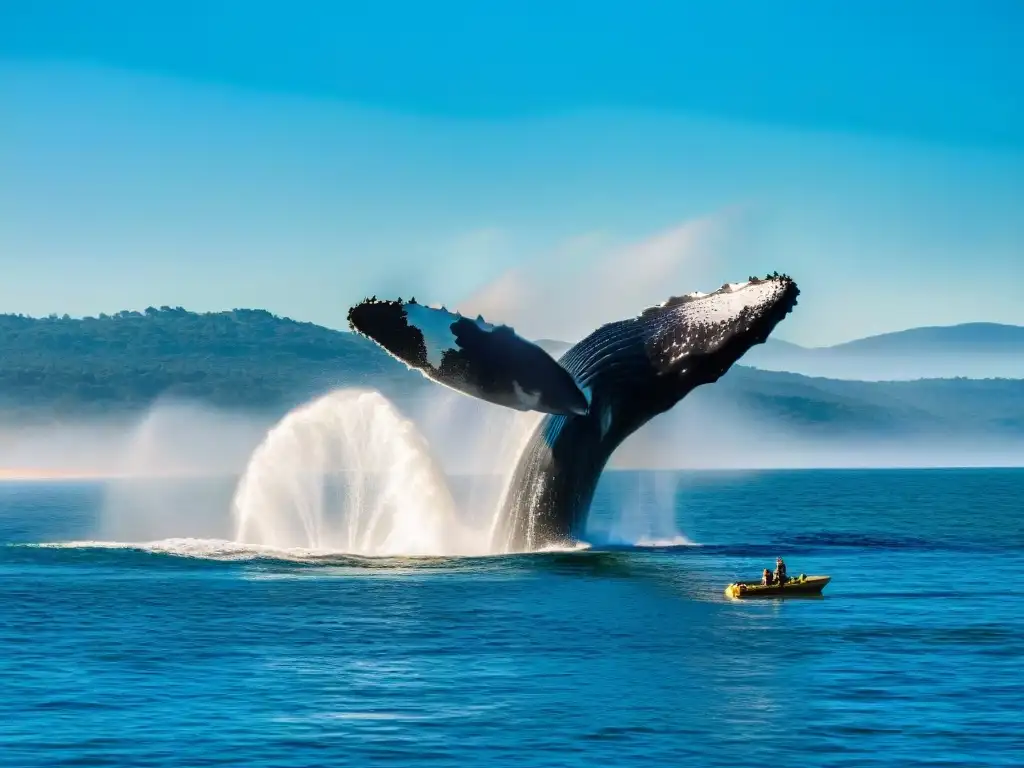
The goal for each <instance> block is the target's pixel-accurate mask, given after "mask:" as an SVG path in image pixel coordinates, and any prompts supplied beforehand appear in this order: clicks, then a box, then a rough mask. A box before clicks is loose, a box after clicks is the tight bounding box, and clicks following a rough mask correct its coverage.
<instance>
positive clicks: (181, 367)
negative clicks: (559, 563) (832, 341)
mask: <svg viewBox="0 0 1024 768" xmlns="http://www.w3.org/2000/svg"><path fill="white" fill-rule="evenodd" d="M556 354H558V352H557V351H556ZM745 361H746V359H744V361H743V362H745ZM352 385H363V386H369V387H373V388H375V389H379V390H380V391H382V392H384V394H386V395H388V396H389V397H392V398H395V399H398V400H403V399H406V398H408V397H410V396H416V395H418V394H419V393H422V392H425V391H434V392H437V391H439V388H438V386H437V385H435V384H431V383H430V382H428V381H427V380H426V379H424V378H423V377H422V376H420V375H419V374H418V373H416V372H413V371H410V370H409V369H407V368H406V367H405V366H404V365H403V364H401V363H399V362H398V361H396V360H394V359H392V358H391V357H389V356H388V355H387V354H385V353H384V352H383V351H381V350H380V349H379V348H377V347H376V346H375V345H374V344H373V343H371V342H370V341H368V340H366V339H364V338H362V337H361V336H358V335H356V334H352V333H348V332H342V331H336V330H331V329H329V328H323V327H321V326H317V325H313V324H312V323H300V322H296V321H294V320H289V319H287V318H281V317H276V316H274V315H272V314H270V313H269V312H265V311H262V310H234V311H231V312H218V313H212V314H195V313H192V312H187V311H185V310H184V309H180V308H178V309H171V308H168V307H164V308H161V309H149V310H147V311H146V312H121V313H118V314H116V315H111V316H105V315H101V316H100V317H98V318H85V319H80V320H76V319H72V318H68V317H64V318H58V317H48V318H28V317H21V316H13V315H0V421H4V422H11V421H23V420H31V421H38V420H40V419H42V420H51V419H66V418H76V417H79V416H89V415H97V414H114V413H130V412H134V411H138V410H140V409H142V408H145V407H146V406H148V405H150V404H152V403H153V402H154V401H156V400H158V399H160V398H162V397H164V398H180V399H186V400H189V401H194V402H199V403H204V404H207V405H213V406H217V407H221V408H228V409H234V410H244V411H259V412H263V413H265V414H267V415H280V414H283V413H284V411H286V410H287V409H288V408H290V407H293V406H295V405H298V404H299V403H301V402H303V401H305V400H308V399H309V398H310V397H313V396H315V395H317V394H321V393H324V392H327V391H329V390H330V389H332V388H335V387H338V386H352ZM682 410H685V411H687V412H688V413H690V414H698V415H701V417H702V418H705V419H706V420H708V424H709V425H717V424H719V422H721V420H722V419H724V418H726V416H728V415H730V414H732V415H733V416H736V417H739V418H741V419H742V420H743V421H744V422H745V423H751V424H755V423H756V424H759V425H761V427H760V428H762V429H766V428H767V426H766V425H768V426H771V425H774V427H777V428H780V429H782V428H784V429H786V430H787V431H789V432H793V433H799V434H802V435H809V436H812V435H816V434H824V435H828V436H835V437H843V436H851V435H863V434H869V433H870V434H875V435H879V436H884V435H892V434H897V433H898V434H920V435H923V434H936V433H951V434H952V433H956V434H960V435H965V436H967V435H969V436H970V437H971V439H972V440H977V439H979V438H980V437H985V436H989V437H992V438H999V439H1012V440H1017V441H1019V440H1022V439H1024V381H1010V380H1002V381H1000V380H989V381H968V380H957V379H950V380H945V381H908V382H880V383H875V382H864V381H834V380H830V379H822V378H809V377H806V376H801V375H797V374H791V373H771V372H768V371H759V370H755V369H752V368H747V367H743V366H736V367H735V368H734V369H733V370H732V371H730V372H729V373H728V374H727V375H726V376H725V377H724V378H723V379H722V381H721V382H720V383H718V384H715V385H713V386H711V387H701V388H700V391H699V392H698V393H694V395H691V396H690V398H688V399H687V404H686V405H685V406H684V407H682ZM774 427H773V428H774ZM714 428H715V429H719V427H718V426H715V427H714ZM965 439H966V437H965Z"/></svg>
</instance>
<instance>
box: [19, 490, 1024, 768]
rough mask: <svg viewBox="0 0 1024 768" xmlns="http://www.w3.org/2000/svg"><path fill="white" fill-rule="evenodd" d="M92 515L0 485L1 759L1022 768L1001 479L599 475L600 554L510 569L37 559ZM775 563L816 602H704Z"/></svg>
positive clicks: (90, 552) (504, 561) (506, 563)
mask: <svg viewBox="0 0 1024 768" xmlns="http://www.w3.org/2000/svg"><path fill="white" fill-rule="evenodd" d="M102 499H103V489H102V488H101V487H100V486H96V485H88V484H49V485H47V484H38V483H27V484H16V483H3V484H0V681H2V684H0V763H3V764H4V765H11V766H24V768H29V767H30V766H47V767H48V768H49V767H50V766H65V765H66V766H71V765H76V766H172V765H173V766H210V765H245V766H255V767H257V768H263V767H269V766H281V767H282V768H283V767H284V766H348V765H374V766H377V765H380V766H387V765H410V764H418V763H420V762H422V763H425V764H431V765H436V766H466V765H488V766H540V765H551V766H577V765H578V766H584V765H585V766H594V765H607V766H632V765H643V766H648V767H649V766H666V765H697V766H699V765H716V766H748V765H749V766H756V765H786V766H792V767H793V768H797V767H800V768H803V767H805V766H818V765H831V766H861V765H886V766H889V765H903V766H914V765H942V766H954V765H965V766H967V765H970V766H979V765H1018V766H1019V765H1021V764H1022V761H1024V720H1022V712H1024V608H1022V606H1024V471H1019V470H991V471H988V470H964V471H959V470H958V471H949V470H930V471H850V472H836V471H807V472H757V473H682V474H672V475H666V474H657V475H655V474H641V473H612V474H609V475H607V476H606V477H605V478H604V480H603V481H602V486H601V490H600V493H599V497H598V499H597V502H596V504H595V513H594V529H595V531H596V532H600V533H595V538H596V539H601V540H602V541H604V542H605V543H604V544H602V545H598V546H595V547H594V548H591V549H589V550H581V551H573V552H555V553H545V554H535V555H526V556H517V557H492V558H474V559H431V560H409V559H406V560H396V559H391V560H360V559H358V558H351V557H342V556H324V557H318V558H310V559H308V560H306V561H293V560H289V559H275V558H273V557H267V556H262V557H256V556H254V555H251V554H250V555H247V554H246V553H245V552H244V551H233V550H232V551H229V550H228V549H225V550H224V551H217V550H216V549H215V548H214V549H211V548H210V547H207V548H206V549H205V550H204V549H203V547H202V546H200V545H197V544H194V543H192V544H190V543H189V542H173V541H172V542H166V543H164V544H163V545H158V546H155V547H149V548H146V547H137V548H131V547H100V546H75V547H39V546H36V545H38V544H40V543H51V542H61V541H71V540H87V539H92V538H96V536H97V534H96V531H97V526H98V520H97V518H98V515H99V514H100V507H101V506H102ZM680 533H681V534H683V535H685V537H686V539H688V540H689V543H686V541H685V540H683V539H675V538H673V537H675V536H676V535H677V534H680ZM608 542H617V543H608ZM628 542H634V543H635V542H641V543H642V544H644V545H642V546H635V545H631V544H629V543H628ZM673 542H674V543H673ZM174 552H177V553H179V554H173V553H174ZM181 553H185V554H184V556H183V554H181ZM776 554H781V555H783V556H784V557H785V558H786V560H787V563H788V565H789V570H790V572H791V573H792V574H798V573H801V572H805V573H808V574H812V573H813V574H818V573H826V574H831V575H832V577H833V581H832V584H830V585H829V587H828V589H827V590H826V593H825V597H824V598H823V599H820V600H790V601H785V602H777V601H763V602H752V601H746V602H730V601H727V600H725V599H724V597H723V589H724V587H725V585H726V584H727V583H729V582H730V581H732V580H735V579H737V578H741V577H749V578H756V577H757V576H758V574H759V573H760V571H761V569H762V568H763V567H765V566H768V567H771V566H772V565H773V562H774V558H775V555H776Z"/></svg>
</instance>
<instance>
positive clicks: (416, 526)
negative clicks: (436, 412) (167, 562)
mask: <svg viewBox="0 0 1024 768" xmlns="http://www.w3.org/2000/svg"><path fill="white" fill-rule="evenodd" d="M232 512H233V515H234V519H235V524H236V536H235V538H236V539H237V540H238V541H239V542H242V543H247V544H257V545H265V546H274V547H282V548H288V547H307V548H311V549H316V550H332V551H338V552H346V553H351V554H358V555H368V556H383V555H435V556H440V555H468V554H486V551H487V530H477V529H476V528H474V527H473V526H471V525H468V524H467V523H466V521H464V520H462V519H460V518H459V516H458V514H457V509H456V505H455V502H454V500H453V499H452V495H451V492H450V490H449V488H448V484H447V480H446V478H445V475H444V473H443V472H442V470H441V469H440V467H439V466H438V465H437V463H436V461H435V460H434V457H433V456H432V455H431V452H430V449H429V447H428V445H427V443H426V441H425V440H424V439H423V437H422V436H421V435H420V433H419V431H418V430H417V429H416V426H415V425H414V424H413V422H412V421H410V420H408V419H406V418H404V417H403V416H402V415H401V414H400V413H399V412H398V411H397V410H396V409H395V407H394V406H393V405H392V404H391V403H390V402H389V401H388V400H387V399H386V398H384V397H383V396H382V395H381V394H380V393H378V392H375V391H367V390H338V391H335V392H332V393H330V394H328V395H325V396H323V397H321V398H319V399H317V400H315V401H313V402H311V403H309V404H307V405H304V406H302V407H300V408H297V409H295V410H294V411H292V412H291V413H289V414H288V415H287V416H285V417H284V418H283V419H282V420H281V421H280V422H279V423H278V424H277V425H276V426H275V427H273V428H272V429H271V430H270V431H269V432H268V433H267V435H266V437H265V438H264V440H263V442H262V443H261V444H260V445H259V447H257V448H256V450H255V451H254V452H253V455H252V457H251V458H250V460H249V465H248V466H247V468H246V470H245V473H244V474H243V476H242V479H241V480H240V482H239V484H238V487H237V490H236V491H235V496H234V499H233V501H232Z"/></svg>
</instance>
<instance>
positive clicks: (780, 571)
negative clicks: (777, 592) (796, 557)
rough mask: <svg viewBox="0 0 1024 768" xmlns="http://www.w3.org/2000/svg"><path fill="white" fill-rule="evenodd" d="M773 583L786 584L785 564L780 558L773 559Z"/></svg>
mask: <svg viewBox="0 0 1024 768" xmlns="http://www.w3.org/2000/svg"><path fill="white" fill-rule="evenodd" d="M775 583H776V584H785V583H786V564H785V563H784V562H783V561H782V558H781V557H776V558H775Z"/></svg>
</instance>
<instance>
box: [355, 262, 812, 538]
mask: <svg viewBox="0 0 1024 768" xmlns="http://www.w3.org/2000/svg"><path fill="white" fill-rule="evenodd" d="M799 294H800V291H799V289H798V287H797V285H796V283H795V282H794V281H793V279H792V278H790V277H789V276H788V275H786V274H779V273H778V272H774V273H772V274H770V275H767V276H765V277H763V278H759V277H750V278H749V279H748V280H747V281H746V282H741V283H726V284H724V285H722V287H720V288H718V289H717V290H715V291H712V292H710V293H700V292H691V293H688V294H683V295H680V296H674V297H671V298H669V299H667V300H666V301H664V302H662V303H661V304H659V305H657V306H652V307H648V308H646V309H644V310H643V311H641V312H640V314H638V315H637V316H635V317H632V318H628V319H625V320H620V321H617V322H612V323H607V324H605V325H603V326H601V327H599V328H598V329H596V330H595V331H593V332H592V333H591V334H590V335H589V336H587V337H586V338H584V339H583V340H581V341H580V342H578V343H577V344H575V345H573V346H572V347H571V348H569V349H568V350H567V351H566V352H565V353H563V354H562V356H561V357H560V358H559V360H557V361H556V360H554V359H553V358H552V357H551V356H550V355H549V354H548V353H547V352H545V351H544V350H543V349H542V348H541V347H540V346H538V345H537V344H535V343H533V342H531V341H528V340H526V339H524V338H522V337H521V336H519V335H518V334H516V332H515V331H514V330H513V329H512V328H510V327H508V326H504V325H493V324H492V323H489V322H487V321H485V320H484V319H483V318H482V317H479V316H478V317H477V318H476V319H471V318H468V317H464V316H462V315H461V314H459V313H457V312H455V313H453V312H449V311H448V310H447V309H446V308H444V307H443V306H442V307H440V308H435V307H425V306H423V305H421V304H419V303H417V302H416V301H415V300H410V301H408V302H406V301H403V300H401V299H398V300H387V299H384V300H381V299H377V297H376V296H374V297H371V298H369V299H366V300H364V301H363V302H361V303H359V304H357V305H355V306H353V307H352V308H351V309H350V310H349V313H348V320H349V325H350V327H351V328H352V330H353V331H355V332H357V333H360V334H362V335H364V336H366V337H368V338H370V339H371V340H373V341H374V342H375V343H377V344H378V345H379V346H380V347H382V348H383V349H384V350H386V351H387V352H388V353H389V354H391V355H392V356H394V357H396V358H397V359H399V360H401V361H402V362H404V363H405V364H406V365H407V366H409V367H410V368H413V369H415V370H418V371H419V372H420V373H422V374H423V375H424V376H426V377H427V378H428V379H430V380H432V381H434V382H436V383H438V384H441V385H443V386H445V387H448V388H450V389H454V390H456V391H458V392H461V393H462V394H465V395H469V396H471V397H476V398H479V399H481V400H485V401H488V402H491V403H494V404H497V405H502V406H505V407H508V408H512V409H515V410H526V411H529V410H532V411H538V412H540V413H543V414H545V416H544V417H543V418H542V419H541V421H540V423H539V424H538V425H537V427H536V429H535V430H534V432H533V435H532V437H531V439H530V441H529V442H528V443H527V444H526V446H525V447H524V449H523V450H522V452H521V453H520V455H519V459H518V463H517V465H516V469H515V471H514V473H513V476H512V480H511V481H510V483H509V487H508V488H507V489H506V493H505V496H504V500H503V502H502V505H503V509H502V511H501V512H500V514H499V516H498V518H497V522H498V523H499V525H498V526H497V527H496V528H495V530H494V532H493V535H494V540H493V541H492V549H493V550H494V551H497V552H503V553H510V552H525V551H537V550H540V549H543V548H544V547H545V546H548V545H556V546H557V545H558V544H559V543H560V542H579V541H581V537H582V536H583V535H584V532H585V529H586V520H587V514H588V511H589V506H590V502H591V499H592V498H593V493H594V490H595V487H596V484H597V480H598V478H599V477H600V475H601V472H602V471H603V469H604V466H605V464H606V463H607V461H608V459H609V457H610V456H611V454H612V452H613V451H614V450H615V448H616V447H617V446H618V445H619V444H620V443H621V442H622V441H623V440H625V439H626V438H627V437H628V436H629V435H630V434H632V433H633V432H634V431H636V430H637V429H639V428H640V427H641V426H642V425H643V424H645V423H646V422H647V421H649V420H650V419H651V418H653V417H655V416H656V415H658V414H659V413H663V412H665V411H667V410H669V409H670V408H672V407H673V406H674V405H675V404H676V403H677V402H678V401H679V400H681V399H682V398H684V397H685V396H686V395H687V394H689V392H691V391H692V390H693V389H695V388H696V387H698V386H701V385H705V384H710V383H713V382H716V381H717V380H718V379H719V378H721V376H722V375H724V374H725V373H726V371H728V370H729V368H730V367H732V365H734V364H735V363H736V362H737V361H738V360H739V359H740V358H741V357H742V356H743V355H744V354H745V353H746V352H747V350H748V349H750V348H751V347H752V346H754V345H755V344H761V343H764V342H765V341H766V340H767V339H768V337H769V335H770V334H771V332H772V331H773V330H774V328H775V326H776V325H777V324H778V323H779V322H781V321H782V320H783V319H784V318H785V317H786V316H787V315H788V314H789V313H790V312H792V310H793V309H794V307H795V306H796V304H797V297H798V296H799Z"/></svg>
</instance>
